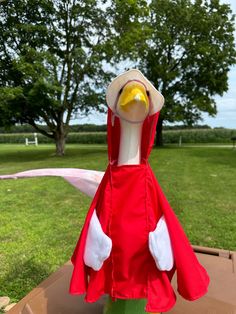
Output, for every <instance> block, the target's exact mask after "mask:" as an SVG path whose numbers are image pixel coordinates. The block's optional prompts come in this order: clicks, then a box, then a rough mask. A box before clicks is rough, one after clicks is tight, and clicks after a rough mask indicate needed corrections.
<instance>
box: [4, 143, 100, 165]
mask: <svg viewBox="0 0 236 314" xmlns="http://www.w3.org/2000/svg"><path fill="white" fill-rule="evenodd" d="M104 152H106V147H103V146H102V147H98V146H96V147H92V146H85V147H81V146H78V147H68V148H66V150H65V155H64V156H63V157H60V156H56V155H55V149H54V147H48V148H42V147H40V146H38V147H34V148H29V149H28V148H25V147H22V148H21V147H19V148H16V150H15V151H5V150H3V151H1V150H0V160H1V163H4V162H14V163H21V162H33V161H38V160H40V161H43V160H47V159H50V160H61V159H63V160H68V159H71V158H75V157H86V156H88V157H90V156H93V155H97V154H99V153H104Z"/></svg>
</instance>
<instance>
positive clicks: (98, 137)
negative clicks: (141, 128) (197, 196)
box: [0, 128, 236, 144]
mask: <svg viewBox="0 0 236 314" xmlns="http://www.w3.org/2000/svg"><path fill="white" fill-rule="evenodd" d="M234 136H236V129H224V128H218V129H216V128H215V129H209V128H208V129H182V130H178V129H177V130H173V129H169V130H164V131H163V140H164V143H165V144H174V143H175V144H177V143H179V140H180V137H181V141H182V143H183V144H184V143H231V138H232V137H234ZM25 138H28V139H29V140H33V139H34V136H33V133H32V132H31V133H10V134H0V143H6V144H7V143H21V144H24V143H25ZM106 139H107V134H106V132H104V131H103V132H98V131H97V132H94V131H93V132H85V131H83V132H78V131H77V132H71V133H69V135H68V138H67V140H66V142H67V143H68V144H70V143H77V144H106ZM38 140H39V144H43V143H45V144H46V143H52V142H53V140H51V139H49V138H48V137H46V136H43V135H41V134H38Z"/></svg>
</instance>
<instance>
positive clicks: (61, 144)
mask: <svg viewBox="0 0 236 314" xmlns="http://www.w3.org/2000/svg"><path fill="white" fill-rule="evenodd" d="M65 140H66V137H65V133H64V132H61V131H57V132H56V133H55V143H56V156H64V155H65Z"/></svg>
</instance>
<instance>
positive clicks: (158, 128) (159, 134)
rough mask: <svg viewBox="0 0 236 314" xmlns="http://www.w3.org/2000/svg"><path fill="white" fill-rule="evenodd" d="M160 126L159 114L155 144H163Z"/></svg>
mask: <svg viewBox="0 0 236 314" xmlns="http://www.w3.org/2000/svg"><path fill="white" fill-rule="evenodd" d="M162 126H163V120H162V119H161V117H160V116H159V119H158V123H157V127H156V146H163V137H162Z"/></svg>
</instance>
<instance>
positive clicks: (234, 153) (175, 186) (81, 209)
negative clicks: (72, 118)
mask: <svg viewBox="0 0 236 314" xmlns="http://www.w3.org/2000/svg"><path fill="white" fill-rule="evenodd" d="M53 153H54V146H53V145H42V146H38V147H33V146H30V147H24V146H23V145H4V144H2V145H0V174H8V173H14V172H18V171H24V170H29V169H38V168H48V167H61V168H62V167H65V168H68V167H71V168H73V167H76V168H84V169H94V170H105V168H106V165H107V151H106V146H102V145H67V150H66V156H64V157H63V158H60V157H55V156H54V155H53ZM149 161H150V164H151V166H152V168H153V170H154V172H155V174H156V177H157V179H158V181H159V183H160V185H161V187H162V189H163V191H164V193H165V195H166V197H167V199H168V201H169V202H170V204H171V206H172V208H173V209H174V211H175V212H176V214H177V215H178V217H179V219H180V221H181V223H182V225H183V227H184V229H185V232H186V233H187V235H188V237H189V239H190V241H191V242H192V244H195V245H203V246H209V247H217V248H224V249H227V250H236V150H233V149H232V148H228V147H216V148H214V147H181V148H178V147H173V146H172V147H171V146H166V147H164V148H161V149H160V148H158V149H156V148H155V149H153V151H152V154H151V156H150V158H149ZM90 202H91V200H90V199H89V198H88V197H87V196H85V195H83V194H82V193H80V192H79V191H78V190H76V189H75V188H74V187H72V186H70V185H69V184H68V183H67V182H66V181H64V180H63V179H62V178H56V177H55V178H54V177H43V178H31V179H19V180H2V181H0V296H3V295H8V296H9V297H10V298H11V300H12V301H18V300H19V299H21V298H22V297H23V296H24V295H25V294H26V293H28V292H29V291H30V290H31V289H32V288H33V287H35V286H36V285H37V284H38V283H39V282H41V281H42V280H43V279H44V278H46V277H47V276H48V275H49V274H50V273H51V272H53V271H55V270H56V269H57V268H58V267H59V266H61V265H62V264H63V263H65V262H66V261H67V260H68V259H69V258H70V257H71V255H72V253H73V249H74V247H75V245H76V242H77V239H78V237H79V233H80V230H81V227H82V225H83V221H84V218H85V215H86V212H87V209H88V207H89V204H90Z"/></svg>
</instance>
